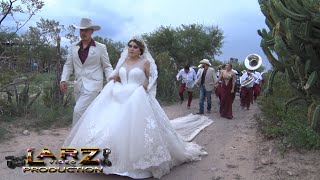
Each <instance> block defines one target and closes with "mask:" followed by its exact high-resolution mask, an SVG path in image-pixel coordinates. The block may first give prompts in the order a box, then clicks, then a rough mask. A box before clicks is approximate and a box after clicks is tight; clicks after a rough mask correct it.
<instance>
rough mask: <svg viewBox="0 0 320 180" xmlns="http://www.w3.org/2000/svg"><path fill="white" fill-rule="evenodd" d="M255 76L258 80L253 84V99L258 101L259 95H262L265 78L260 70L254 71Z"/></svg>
mask: <svg viewBox="0 0 320 180" xmlns="http://www.w3.org/2000/svg"><path fill="white" fill-rule="evenodd" d="M253 73H254V76H255V77H256V80H255V81H254V85H253V100H254V101H256V100H257V97H258V96H260V93H261V85H262V81H263V78H262V76H261V73H260V72H258V71H254V72H253Z"/></svg>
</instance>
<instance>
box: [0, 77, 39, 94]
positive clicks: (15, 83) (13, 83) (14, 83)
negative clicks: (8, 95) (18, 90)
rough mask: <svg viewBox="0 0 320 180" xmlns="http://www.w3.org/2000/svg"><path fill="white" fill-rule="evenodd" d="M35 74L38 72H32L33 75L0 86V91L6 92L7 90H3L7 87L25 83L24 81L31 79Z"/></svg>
mask: <svg viewBox="0 0 320 180" xmlns="http://www.w3.org/2000/svg"><path fill="white" fill-rule="evenodd" d="M37 74H38V73H35V74H33V75H32V76H30V77H29V78H28V79H24V80H20V81H17V82H11V83H9V84H7V85H5V86H4V87H2V88H0V92H7V91H5V89H6V88H7V87H9V86H12V85H17V84H22V83H25V82H27V81H29V80H31V79H33V78H34V77H35V76H36V75H37Z"/></svg>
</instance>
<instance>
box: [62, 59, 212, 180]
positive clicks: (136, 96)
mask: <svg viewBox="0 0 320 180" xmlns="http://www.w3.org/2000/svg"><path fill="white" fill-rule="evenodd" d="M145 61H147V60H146V59H140V60H139V62H138V63H136V64H134V65H128V64H126V63H124V64H123V65H122V66H121V68H120V69H119V76H120V79H121V83H119V82H109V83H108V84H107V85H106V86H105V87H104V89H103V90H102V92H101V93H100V94H99V96H98V97H97V98H96V99H95V100H94V102H93V103H92V104H91V105H90V106H89V108H88V109H87V110H86V112H85V113H84V114H83V116H82V117H81V118H80V120H79V121H78V123H77V124H76V125H75V126H74V127H73V129H72V131H71V133H70V134H69V136H68V137H67V139H66V141H65V143H64V147H75V148H83V147H99V148H100V149H103V148H109V149H111V151H112V152H111V155H110V161H111V162H112V166H111V167H105V168H104V170H103V171H104V173H106V174H118V175H122V176H129V177H132V178H147V177H152V176H153V177H156V178H160V177H161V176H163V175H165V174H167V173H169V171H170V169H171V168H172V167H173V166H177V165H179V164H181V163H183V162H187V161H193V160H200V159H201V156H204V155H206V154H207V153H206V152H205V151H204V150H203V149H202V147H200V146H199V145H197V144H195V143H192V142H186V140H191V139H192V138H193V137H194V136H195V135H196V134H197V133H198V132H199V131H200V130H201V129H203V128H204V127H206V126H208V125H209V124H211V123H212V122H213V121H211V120H210V119H208V118H205V117H204V116H198V115H189V116H185V117H183V118H178V119H176V120H174V121H172V124H171V123H170V121H169V119H168V117H167V116H166V114H165V112H164V111H163V109H162V108H161V107H160V105H159V103H158V101H157V100H156V99H155V98H154V96H152V95H149V94H148V93H147V92H146V91H145V89H144V88H143V86H142V85H141V84H144V83H145V82H146V81H147V78H146V76H145V73H144V70H143V67H144V63H145ZM175 129H176V130H177V131H178V132H177V131H176V130H175ZM99 156H100V157H102V153H100V155H99ZM98 158H99V157H98Z"/></svg>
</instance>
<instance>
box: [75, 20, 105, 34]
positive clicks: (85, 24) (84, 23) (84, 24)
mask: <svg viewBox="0 0 320 180" xmlns="http://www.w3.org/2000/svg"><path fill="white" fill-rule="evenodd" d="M73 27H75V28H77V29H93V30H94V31H99V30H100V29H101V27H100V26H98V25H96V24H93V23H92V21H91V19H88V18H82V19H81V21H80V25H79V26H76V25H73Z"/></svg>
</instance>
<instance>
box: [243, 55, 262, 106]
mask: <svg viewBox="0 0 320 180" xmlns="http://www.w3.org/2000/svg"><path fill="white" fill-rule="evenodd" d="M244 64H245V67H246V68H247V71H246V73H244V74H243V75H242V76H241V78H240V84H241V107H242V108H247V110H249V108H250V104H252V103H253V94H254V89H253V86H254V84H255V81H257V80H258V79H259V78H260V77H259V76H258V74H257V73H255V70H256V69H258V68H259V67H260V66H261V65H262V59H261V57H260V56H259V55H257V54H250V55H248V56H247V57H246V59H245V61H244Z"/></svg>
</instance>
